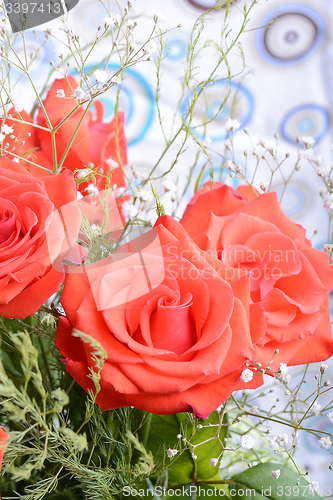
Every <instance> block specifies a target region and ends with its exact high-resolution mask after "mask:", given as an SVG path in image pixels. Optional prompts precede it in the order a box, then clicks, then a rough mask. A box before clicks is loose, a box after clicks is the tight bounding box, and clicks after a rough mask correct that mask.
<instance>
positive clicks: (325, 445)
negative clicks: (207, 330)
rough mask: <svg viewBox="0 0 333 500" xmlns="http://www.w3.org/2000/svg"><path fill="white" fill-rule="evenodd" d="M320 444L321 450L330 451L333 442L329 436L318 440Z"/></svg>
mask: <svg viewBox="0 0 333 500" xmlns="http://www.w3.org/2000/svg"><path fill="white" fill-rule="evenodd" d="M318 443H319V446H320V448H324V449H325V450H328V449H329V448H330V447H331V446H332V441H331V440H330V438H329V437H328V436H327V437H322V438H320V439H318Z"/></svg>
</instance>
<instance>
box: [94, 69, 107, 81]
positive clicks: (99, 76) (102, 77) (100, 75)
mask: <svg viewBox="0 0 333 500" xmlns="http://www.w3.org/2000/svg"><path fill="white" fill-rule="evenodd" d="M94 75H95V78H96V82H97V83H106V82H107V81H108V75H107V72H106V71H104V70H102V69H96V71H95V72H94Z"/></svg>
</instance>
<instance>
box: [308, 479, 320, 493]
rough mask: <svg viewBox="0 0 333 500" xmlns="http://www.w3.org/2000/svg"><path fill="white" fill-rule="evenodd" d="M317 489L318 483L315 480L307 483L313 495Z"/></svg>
mask: <svg viewBox="0 0 333 500" xmlns="http://www.w3.org/2000/svg"><path fill="white" fill-rule="evenodd" d="M318 489H319V483H318V482H317V481H312V483H310V484H308V490H309V492H310V493H311V494H312V495H313V494H314V493H315V492H316V491H317V490H318Z"/></svg>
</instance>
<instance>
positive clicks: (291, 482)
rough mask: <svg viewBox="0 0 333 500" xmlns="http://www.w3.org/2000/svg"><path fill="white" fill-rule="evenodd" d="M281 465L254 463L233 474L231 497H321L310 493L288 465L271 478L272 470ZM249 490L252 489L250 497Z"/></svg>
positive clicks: (275, 499) (276, 499) (283, 499)
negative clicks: (276, 476) (279, 473)
mask: <svg viewBox="0 0 333 500" xmlns="http://www.w3.org/2000/svg"><path fill="white" fill-rule="evenodd" d="M280 467H282V464H277V463H269V462H268V463H267V462H266V463H264V464H259V465H256V466H255V467H252V468H251V469H248V470H246V471H244V472H242V473H241V474H237V475H235V476H234V477H233V478H232V480H233V481H234V483H231V484H230V486H229V489H230V491H231V490H232V498H234V499H235V500H240V499H241V498H244V497H245V498H252V497H255V498H259V499H265V498H267V499H268V500H287V499H289V498H304V499H305V500H310V499H312V500H313V499H316V498H321V497H320V496H319V495H318V494H317V493H310V491H309V488H308V483H307V482H306V481H305V479H304V478H302V477H299V475H298V474H297V472H296V471H295V470H293V469H291V468H289V467H283V468H282V469H281V475H280V477H279V479H278V480H277V479H273V478H272V471H275V470H277V469H279V468H280ZM250 490H253V492H252V497H251V495H250Z"/></svg>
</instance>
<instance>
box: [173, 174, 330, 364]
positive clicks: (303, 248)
mask: <svg viewBox="0 0 333 500" xmlns="http://www.w3.org/2000/svg"><path fill="white" fill-rule="evenodd" d="M181 224H182V226H183V227H184V228H185V229H186V231H187V232H188V233H189V235H190V236H191V237H192V238H194V241H195V242H196V243H197V244H198V245H199V247H200V248H202V249H203V250H205V251H207V252H208V253H209V254H210V255H211V257H212V258H215V257H217V258H219V259H220V260H221V261H222V262H223V263H225V264H226V265H228V266H231V267H233V268H234V269H242V270H245V271H247V272H248V273H249V276H250V279H251V300H252V304H251V317H256V319H257V322H258V324H261V325H262V327H261V329H259V330H257V331H256V332H254V334H253V337H252V339H253V343H254V344H255V345H256V358H255V360H254V361H259V362H261V363H262V364H263V365H264V366H267V363H268V362H269V361H270V360H271V358H272V356H273V354H274V352H275V350H277V349H279V354H278V355H277V356H275V357H274V360H275V361H274V363H273V364H272V365H271V366H272V368H273V369H277V368H278V367H279V363H280V362H287V363H288V364H290V365H295V364H302V363H309V362H314V361H322V360H325V359H327V358H328V357H330V356H331V355H332V354H333V341H332V331H331V324H330V315H329V309H328V295H329V293H330V291H331V289H332V287H333V270H332V267H331V266H330V259H329V255H328V254H325V253H324V252H320V251H318V250H316V249H314V248H312V247H311V243H310V241H309V240H307V239H306V237H305V230H304V229H303V228H302V227H301V226H299V225H297V224H295V223H293V222H292V221H291V220H290V219H289V218H288V217H287V216H286V215H285V214H284V213H283V211H282V209H281V207H280V205H279V202H278V198H277V194H276V193H275V192H271V193H266V194H262V195H258V194H257V193H256V192H255V191H254V190H253V189H251V188H248V187H245V186H242V187H241V188H240V189H237V190H234V189H232V188H230V187H229V186H227V185H225V184H223V183H218V182H216V183H214V186H213V189H210V185H209V183H207V184H206V185H205V186H204V187H203V188H202V189H201V190H200V191H199V192H198V193H197V194H196V196H195V197H194V198H193V199H192V200H191V202H190V204H189V206H188V207H187V210H186V211H185V214H184V217H183V219H182V221H181ZM263 332H264V334H263Z"/></svg>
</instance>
